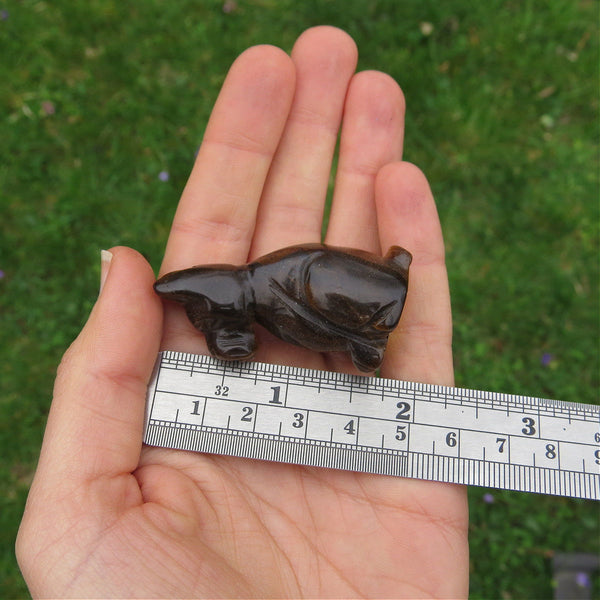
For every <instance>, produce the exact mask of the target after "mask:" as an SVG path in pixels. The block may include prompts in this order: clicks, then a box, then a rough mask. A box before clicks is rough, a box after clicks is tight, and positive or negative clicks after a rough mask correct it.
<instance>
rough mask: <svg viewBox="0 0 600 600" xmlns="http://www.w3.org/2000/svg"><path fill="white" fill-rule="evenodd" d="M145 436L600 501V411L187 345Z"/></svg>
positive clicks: (156, 387)
mask: <svg viewBox="0 0 600 600" xmlns="http://www.w3.org/2000/svg"><path fill="white" fill-rule="evenodd" d="M144 443H146V444H147V445H150V446H159V447H165V448H173V449H178V450H191V451H196V452H205V453H211V454H223V455H229V456H237V457H244V458H253V459H260V460H268V461H276V462H284V463H292V464H298V465H306V466H316V467H328V468H335V469H343V470H349V471H359V472H366V473H375V474H380V475H395V476H400V477H410V478H415V479H426V480H433V481H440V482H449V483H460V484H466V485H474V486H483V487H490V488H498V489H510V490H517V491H524V492H534V493H542V494H552V495H558V496H570V497H574V498H585V499H592V500H599V499H600V406H595V405H591V404H583V403H575V402H565V401H560V400H550V399H543V398H535V397H530V396H521V395H516V394H503V393H498V392H490V391H482V390H472V389H466V388H455V387H446V386H440V385H432V384H423V383H415V382H408V381H401V380H395V379H384V378H378V377H367V376H360V375H349V374H345V373H336V372H330V371H319V370H312V369H305V368H300V367H290V366H283V365H274V364H266V363H259V362H224V361H220V360H217V359H215V358H213V357H210V356H205V355H196V354H188V353H182V352H175V351H163V352H160V353H159V355H158V358H157V361H156V365H155V368H154V372H153V376H152V379H151V382H150V384H149V386H148V395H147V402H146V416H145V426H144Z"/></svg>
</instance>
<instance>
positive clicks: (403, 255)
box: [384, 246, 412, 281]
mask: <svg viewBox="0 0 600 600" xmlns="http://www.w3.org/2000/svg"><path fill="white" fill-rule="evenodd" d="M384 259H385V260H386V261H388V262H390V263H392V264H393V265H395V266H396V267H397V268H398V270H399V271H400V272H401V273H402V274H403V275H404V278H405V279H406V280H407V281H408V267H410V263H411V262H412V254H411V253H410V252H409V251H408V250H405V249H404V248H401V247H400V246H390V249H389V250H388V251H387V254H386V255H385V256H384Z"/></svg>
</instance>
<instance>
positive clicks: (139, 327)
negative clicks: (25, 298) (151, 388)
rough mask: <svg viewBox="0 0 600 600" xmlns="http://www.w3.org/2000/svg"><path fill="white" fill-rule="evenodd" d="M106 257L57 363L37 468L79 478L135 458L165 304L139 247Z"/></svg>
mask: <svg viewBox="0 0 600 600" xmlns="http://www.w3.org/2000/svg"><path fill="white" fill-rule="evenodd" d="M111 255H112V257H111ZM105 256H107V257H109V258H111V260H110V263H109V264H108V265H107V264H106V262H105V263H104V268H103V277H102V279H103V282H102V287H101V292H100V296H99V298H98V300H97V302H96V304H95V306H94V308H93V310H92V312H91V314H90V317H89V319H88V322H87V323H86V325H85V327H84V328H83V330H82V331H81V333H80V335H79V336H78V337H77V339H76V340H75V341H74V342H73V344H72V345H71V347H70V348H69V350H68V351H67V352H66V354H65V356H64V357H63V360H62V362H61V364H60V367H59V369H58V374H57V378H56V383H55V387H54V398H53V401H52V406H51V408H50V414H49V417H48V425H47V428H46V433H45V435H44V443H43V446H42V453H41V456H40V466H39V468H38V474H40V475H41V474H42V473H44V472H46V473H48V472H50V473H53V474H54V476H56V475H57V474H58V473H63V474H68V476H69V478H71V479H75V480H79V481H81V480H82V479H88V478H89V479H94V478H97V477H101V476H111V475H117V474H121V473H125V472H132V471H133V470H134V469H135V468H136V466H137V464H138V461H139V455H140V451H141V446H142V434H143V420H144V406H145V396H146V387H147V385H148V380H149V379H150V376H151V373H152V368H153V365H154V361H155V359H156V355H157V352H158V348H159V343H160V338H161V331H162V306H161V302H160V299H159V298H158V297H157V296H156V295H155V294H154V292H153V289H152V283H153V281H154V274H153V272H152V269H151V268H150V265H149V264H148V263H147V262H146V260H145V259H144V258H143V257H142V256H141V255H140V254H139V253H137V252H136V251H134V250H131V249H130V248H124V247H118V248H114V249H113V250H112V251H111V253H110V254H107V255H105ZM106 267H108V272H106V270H107V269H106ZM46 469H47V470H48V471H45V470H46ZM40 472H41V473H40Z"/></svg>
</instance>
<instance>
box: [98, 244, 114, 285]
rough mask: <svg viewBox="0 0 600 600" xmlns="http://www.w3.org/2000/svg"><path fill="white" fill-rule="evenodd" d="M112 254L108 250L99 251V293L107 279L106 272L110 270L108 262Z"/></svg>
mask: <svg viewBox="0 0 600 600" xmlns="http://www.w3.org/2000/svg"><path fill="white" fill-rule="evenodd" d="M112 257H113V255H112V252H109V251H108V250H100V292H102V288H103V287H104V283H105V282H106V278H107V277H108V270H109V268H110V261H111V260H112Z"/></svg>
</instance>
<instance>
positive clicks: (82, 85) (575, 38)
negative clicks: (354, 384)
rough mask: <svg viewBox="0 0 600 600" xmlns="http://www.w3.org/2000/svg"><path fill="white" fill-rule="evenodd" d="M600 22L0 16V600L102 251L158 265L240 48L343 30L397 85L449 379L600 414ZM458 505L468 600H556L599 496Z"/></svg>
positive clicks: (367, 64) (321, 6) (289, 10)
mask: <svg viewBox="0 0 600 600" xmlns="http://www.w3.org/2000/svg"><path fill="white" fill-rule="evenodd" d="M598 7H599V4H598V2H597V1H591V0H582V1H578V0H552V1H548V0H512V1H510V0H486V1H485V2H482V1H477V0H473V1H468V0H444V1H440V0H381V1H376V0H362V1H361V0H329V1H328V0H309V1H298V0H246V1H245V0H238V2H237V3H235V2H231V0H230V1H228V2H226V3H223V2H222V1H191V0H181V1H179V0H162V1H161V0H144V1H141V0H140V1H137V2H136V1H132V0H114V1H109V0H87V1H86V2H75V1H73V0H71V1H68V0H52V1H50V0H48V1H47V2H43V1H33V0H20V1H19V0H15V1H12V2H2V0H0V56H1V57H2V58H1V60H0V108H1V111H0V453H1V456H2V459H3V460H2V461H1V463H0V597H2V598H12V597H22V596H25V595H27V591H26V588H25V586H24V583H23V581H22V579H21V577H20V574H19V572H18V569H17V567H16V564H15V560H14V551H13V545H14V538H15V534H16V530H17V527H18V523H19V520H20V516H21V513H22V509H23V504H24V501H25V498H26V493H27V489H28V486H29V484H30V482H31V478H32V474H33V470H34V467H35V462H36V459H37V454H38V452H39V446H40V443H41V439H42V434H43V428H44V423H45V418H46V415H47V411H48V406H49V402H50V396H51V389H52V382H53V377H54V372H55V369H56V365H57V364H58V362H59V360H60V356H61V355H62V353H63V352H64V350H65V348H66V347H67V346H68V344H69V343H70V341H71V340H72V339H73V338H74V337H75V335H76V334H77V332H78V330H79V329H80V327H81V326H82V324H83V323H84V321H85V319H86V316H87V314H88V312H89V310H90V308H91V306H92V304H93V302H94V297H95V295H96V293H97V288H98V278H99V250H100V249H101V248H108V247H110V246H112V245H117V244H125V245H130V246H133V247H135V248H137V249H138V250H140V251H141V252H143V253H144V254H145V255H146V256H147V257H148V258H149V260H150V261H151V263H152V265H153V266H154V267H155V268H157V267H158V265H159V263H160V257H161V252H162V250H163V248H164V244H165V241H166V236H167V233H168V230H169V226H170V222H171V218H172V215H173V212H174V208H175V206H176V202H177V199H178V196H179V194H180V192H181V190H182V188H183V186H184V184H185V181H186V178H187V175H188V173H189V170H190V168H191V165H192V163H193V160H194V155H195V153H196V150H197V148H198V145H199V143H200V141H201V139H202V134H203V130H204V127H205V124H206V121H207V118H208V116H209V113H210V109H211V106H212V103H213V102H214V100H215V98H216V95H217V92H218V89H219V86H220V84H221V83H222V81H223V78H224V76H225V74H226V72H227V69H228V67H229V65H230V64H231V62H232V61H233V60H234V58H235V57H236V56H237V54H239V53H240V52H241V51H242V50H244V49H245V48H246V47H248V46H250V45H253V44H257V43H271V44H275V45H278V46H280V47H283V48H284V49H285V50H288V51H289V50H290V49H291V47H292V44H293V42H294V40H295V38H296V37H297V36H298V34H299V33H301V31H303V30H304V29H305V28H307V27H309V26H312V25H317V24H332V25H337V26H339V27H342V28H344V29H346V30H347V31H348V32H349V33H351V34H352V35H353V36H354V38H355V40H356V41H357V44H358V46H359V51H360V61H359V68H360V69H371V68H373V69H381V70H385V71H387V72H389V73H390V74H391V75H392V76H393V77H395V78H396V80H397V81H398V82H399V84H400V85H401V86H402V88H403V90H404V92H405V95H406V98H407V126H406V139H405V158H406V159H407V160H410V161H412V162H415V163H416V164H418V165H419V166H420V167H421V168H423V170H424V171H425V172H426V174H427V175H428V177H429V179H430V181H431V184H432V187H433V190H434V193H435V196H436V199H437V202H438V206H439V211H440V216H441V219H442V224H443V227H444V232H445V238H446V244H447V252H448V269H449V276H450V283H451V289H452V298H453V310H454V325H455V343H454V346H455V364H456V380H457V385H460V386H463V387H473V388H483V389H489V390H495V391H504V392H513V393H522V394H528V395H535V396H544V397H551V398H560V399H564V400H570V401H579V402H588V403H598V388H599V381H598V377H599V372H600V360H599V346H598V344H599V341H598V340H599V325H598V317H599V302H598V288H599V286H598V277H599V265H598V263H599V235H598V224H599V191H600V190H599V186H600V182H599V175H598V167H599V163H598V134H599V122H598V108H599V106H598V64H599V56H598ZM486 492H487V494H488V495H485V494H486ZM469 494H470V507H471V520H472V524H471V597H472V598H542V597H544V598H548V597H551V595H552V570H551V558H552V555H553V553H554V552H556V551H561V552H570V551H580V552H581V551H583V552H598V551H599V539H600V526H599V522H598V504H597V503H593V502H589V501H577V500H572V499H565V498H555V497H549V496H536V495H527V494H519V493H513V492H498V491H494V490H482V489H476V488H472V489H471V490H470V492H469ZM489 494H491V495H489ZM401 567H402V566H401V565H398V568H401ZM592 585H593V586H594V595H595V596H596V597H599V596H600V594H599V591H598V578H596V579H595V581H593V583H592Z"/></svg>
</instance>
